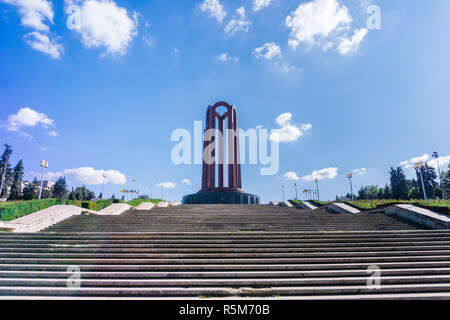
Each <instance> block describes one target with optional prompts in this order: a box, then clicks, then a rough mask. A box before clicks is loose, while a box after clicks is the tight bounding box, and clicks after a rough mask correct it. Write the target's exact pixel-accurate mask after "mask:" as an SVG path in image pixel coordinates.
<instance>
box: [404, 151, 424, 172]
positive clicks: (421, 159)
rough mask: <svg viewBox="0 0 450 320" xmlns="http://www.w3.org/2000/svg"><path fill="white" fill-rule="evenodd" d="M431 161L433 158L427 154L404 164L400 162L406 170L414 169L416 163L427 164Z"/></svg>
mask: <svg viewBox="0 0 450 320" xmlns="http://www.w3.org/2000/svg"><path fill="white" fill-rule="evenodd" d="M429 159H431V156H430V155H429V154H427V153H425V154H423V155H422V156H419V157H414V158H411V159H409V160H405V161H402V162H400V165H401V166H403V167H404V168H405V169H410V168H413V167H414V164H415V163H416V162H423V163H426V162H427V161H428V160H429Z"/></svg>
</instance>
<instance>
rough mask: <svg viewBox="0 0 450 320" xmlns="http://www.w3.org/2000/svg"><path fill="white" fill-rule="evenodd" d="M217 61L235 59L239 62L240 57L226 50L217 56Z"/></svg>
mask: <svg viewBox="0 0 450 320" xmlns="http://www.w3.org/2000/svg"><path fill="white" fill-rule="evenodd" d="M216 61H220V62H229V61H235V62H238V61H239V58H237V57H231V56H230V55H229V54H228V53H227V52H224V53H222V54H220V55H218V56H217V58H216Z"/></svg>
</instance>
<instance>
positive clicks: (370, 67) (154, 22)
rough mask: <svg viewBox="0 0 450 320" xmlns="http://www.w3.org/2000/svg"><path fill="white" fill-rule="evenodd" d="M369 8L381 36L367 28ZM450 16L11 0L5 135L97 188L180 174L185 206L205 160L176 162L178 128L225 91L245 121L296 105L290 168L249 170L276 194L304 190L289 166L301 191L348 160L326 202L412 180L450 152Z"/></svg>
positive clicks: (413, 6)
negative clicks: (423, 165)
mask: <svg viewBox="0 0 450 320" xmlns="http://www.w3.org/2000/svg"><path fill="white" fill-rule="evenodd" d="M258 4H259V6H258ZM70 5H72V6H76V7H77V8H79V9H80V17H82V18H81V20H79V21H78V23H79V24H78V25H77V26H78V27H79V28H78V29H73V27H72V28H69V27H68V25H67V20H68V18H69V16H70V15H69V14H67V11H68V8H69V7H70ZM370 5H376V6H378V7H379V8H380V9H381V10H380V13H381V29H370V28H368V26H367V22H366V21H367V19H368V18H369V16H370V14H368V13H367V12H366V10H367V8H368V7H369V6H370ZM242 8H243V9H242ZM330 8H331V9H330ZM449 16H450V2H449V1H447V0H434V1H424V0H423V1H419V0H413V1H406V0H397V1H375V0H374V1H368V0H313V1H301V0H271V1H269V0H262V1H261V0H260V1H256V0H239V1H237V0H236V1H233V0H220V1H218V0H206V1H203V0H195V1H186V0H172V1H163V0H157V1H156V0H155V1H132V0H127V1H125V0H115V1H106V0H104V1H103V0H89V1H77V0H73V1H69V0H66V1H50V0H40V1H34V2H32V1H28V0H0V126H1V127H0V138H1V139H0V143H2V144H3V143H5V142H7V143H8V144H10V145H12V146H13V148H14V155H13V162H16V161H17V160H19V159H23V160H24V164H25V169H26V172H27V178H29V179H31V178H32V177H33V176H34V175H35V174H36V173H37V172H39V171H40V167H39V164H40V160H42V159H45V160H47V161H48V162H49V169H48V171H49V173H50V177H51V178H54V177H55V176H57V175H58V174H64V175H66V176H67V178H68V180H69V181H70V185H71V186H77V185H81V184H83V183H86V184H87V185H88V186H89V187H90V188H92V189H93V190H94V191H95V192H96V193H98V192H99V191H100V190H101V183H100V182H99V173H101V172H102V170H109V173H110V177H111V178H110V179H111V181H109V182H108V183H107V184H106V186H105V194H106V196H110V195H111V194H112V193H115V194H116V196H118V195H119V194H120V193H119V191H120V190H121V189H122V188H124V185H123V182H124V179H126V185H127V186H128V188H131V184H132V180H131V179H132V178H134V177H135V178H136V179H137V180H136V184H135V188H136V189H139V190H140V191H141V193H147V194H148V193H150V183H151V182H152V181H153V182H155V184H160V183H168V182H171V183H173V184H174V185H175V187H174V188H171V189H167V190H165V198H167V199H168V200H181V197H182V196H183V195H184V194H186V193H192V192H194V191H197V190H198V189H199V188H200V182H201V181H200V180H201V166H200V165H181V166H175V165H174V164H172V161H171V149H172V148H173V147H174V145H175V143H174V142H172V141H171V140H170V136H171V133H172V131H173V130H175V129H177V128H186V129H189V130H191V131H192V130H193V122H194V121H195V120H203V118H204V114H205V112H206V108H207V106H208V104H213V103H215V102H217V101H221V100H225V101H228V102H229V103H232V104H234V105H235V106H236V107H237V110H238V116H239V125H240V127H242V128H243V129H249V128H255V127H256V126H258V125H261V126H263V127H264V128H268V129H277V128H279V127H280V126H279V125H278V124H277V123H276V122H275V119H276V118H277V117H278V116H279V115H280V114H285V113H290V116H291V118H290V121H289V124H290V125H291V126H292V127H294V128H296V129H297V131H296V130H295V129H294V136H295V139H294V141H290V142H282V143H280V170H279V173H278V174H277V175H274V176H261V175H260V167H259V166H255V165H245V166H244V167H243V184H244V189H245V190H246V191H247V192H252V193H256V194H259V195H261V196H262V198H263V201H265V202H267V201H269V200H273V199H281V184H285V186H286V197H287V198H288V197H290V198H292V197H293V195H294V187H293V182H294V180H287V179H286V177H285V174H286V173H287V172H294V173H295V175H296V176H297V177H298V178H299V180H298V181H297V183H298V184H299V190H301V189H303V188H308V187H312V184H311V182H308V181H305V179H302V178H303V177H306V176H307V175H311V174H312V172H313V171H314V170H322V169H328V168H337V175H335V174H330V171H329V170H328V171H324V174H323V175H320V177H322V178H324V179H323V180H321V181H320V189H321V196H322V199H333V198H334V197H335V196H336V195H342V194H345V193H346V192H348V189H349V186H348V180H347V179H346V174H347V173H348V172H350V171H353V170H356V169H362V168H365V169H366V170H362V174H358V173H357V172H355V177H354V186H355V189H359V187H360V186H361V185H368V184H378V185H384V184H385V183H386V182H387V180H388V174H387V172H388V169H389V167H390V166H398V165H400V163H401V162H402V165H403V166H405V167H406V169H405V170H406V171H407V172H408V175H410V176H412V173H413V172H412V170H411V169H410V168H408V165H410V164H411V163H410V162H409V163H406V162H404V161H406V160H410V159H412V158H415V157H423V160H426V161H429V160H431V159H430V158H429V156H428V157H427V156H426V155H430V154H431V153H432V152H433V151H435V150H436V151H439V153H440V155H441V156H442V157H443V158H442V159H441V160H442V163H448V162H449V160H450V157H449V155H450V144H449V143H448V138H449V129H448V128H449V120H448V119H449V118H450V117H449V116H450V108H449V103H450V91H449V90H448V88H449V87H450V77H449V74H450V62H449V59H448V57H449V56H450V42H449V41H448V35H447V31H448V30H450V19H449ZM288 17H289V18H288ZM288 21H290V23H289V22H288ZM258 48H260V49H258ZM302 124H310V125H311V129H309V130H305V131H304V132H303V131H302V130H301V126H302ZM298 130H300V131H301V133H303V135H301V136H298V134H297V136H296V135H295V133H296V132H297V133H298ZM423 155H424V156H423ZM80 168H81V169H80ZM82 168H90V169H82ZM290 177H291V178H293V176H292V175H290ZM294 178H295V177H294ZM183 179H188V180H190V181H191V182H192V185H190V186H188V185H186V184H183V183H182V180H183ZM100 180H101V179H100ZM160 194H161V188H157V187H155V188H154V196H160Z"/></svg>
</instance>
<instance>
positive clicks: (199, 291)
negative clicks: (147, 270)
mask: <svg viewBox="0 0 450 320" xmlns="http://www.w3.org/2000/svg"><path fill="white" fill-rule="evenodd" d="M394 293H401V294H403V293H408V294H409V293H421V294H422V293H450V283H439V284H433V283H430V284H396V285H382V286H381V287H380V288H379V289H373V288H369V287H368V286H366V285H350V286H316V287H313V286H310V287H306V286H305V287H270V288H250V287H249V288H245V287H241V288H231V287H201V288H196V287H190V288H167V287H158V288H58V287H53V288H52V287H0V296H9V297H14V296H16V297H19V296H70V297H73V296H78V297H103V298H105V297H177V296H178V297H188V296H197V297H221V296H222V297H234V296H240V297H252V296H253V297H255V296H257V297H261V296H266V297H270V296H272V297H273V296H301V295H307V296H314V295H349V294H358V295H361V294H394Z"/></svg>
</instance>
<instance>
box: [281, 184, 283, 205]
mask: <svg viewBox="0 0 450 320" xmlns="http://www.w3.org/2000/svg"><path fill="white" fill-rule="evenodd" d="M281 193H282V194H283V202H284V184H282V185H281Z"/></svg>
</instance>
